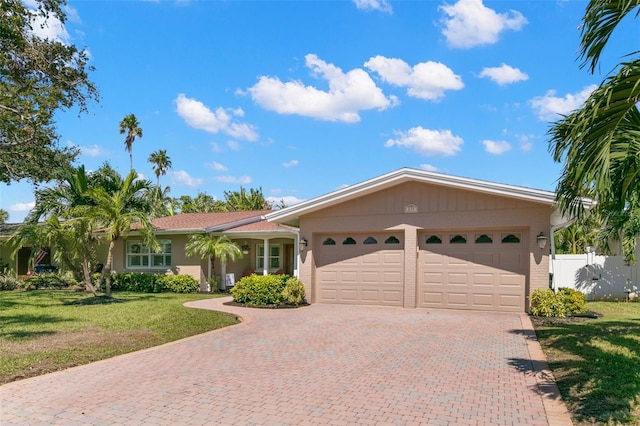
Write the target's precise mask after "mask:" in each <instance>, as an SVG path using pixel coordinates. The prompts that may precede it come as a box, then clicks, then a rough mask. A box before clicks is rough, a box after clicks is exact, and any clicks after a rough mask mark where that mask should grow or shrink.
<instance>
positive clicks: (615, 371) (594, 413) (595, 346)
mask: <svg viewBox="0 0 640 426" xmlns="http://www.w3.org/2000/svg"><path fill="white" fill-rule="evenodd" d="M536 333H537V335H538V338H539V340H540V342H541V344H542V346H543V349H544V350H545V352H546V353H547V358H548V359H547V361H548V363H549V367H550V368H551V370H552V371H553V372H554V376H555V378H556V383H557V385H558V388H559V389H560V393H561V394H562V396H563V399H564V400H565V402H566V403H567V405H568V407H569V410H570V411H571V412H573V415H574V419H575V420H576V421H577V422H579V423H581V424H639V423H640V408H639V406H638V401H639V398H640V337H639V336H640V318H639V319H637V320H636V319H630V320H623V321H602V320H599V321H591V320H590V321H581V322H576V323H571V322H559V323H552V322H548V323H546V324H542V325H540V326H538V328H537V330H536ZM514 366H515V367H516V368H518V364H517V363H515V364H514ZM520 368H522V366H520Z"/></svg>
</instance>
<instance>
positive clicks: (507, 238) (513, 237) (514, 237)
mask: <svg viewBox="0 0 640 426" xmlns="http://www.w3.org/2000/svg"><path fill="white" fill-rule="evenodd" d="M502 242H503V243H505V244H509V243H512V244H517V243H519V242H520V234H506V235H503V236H502Z"/></svg>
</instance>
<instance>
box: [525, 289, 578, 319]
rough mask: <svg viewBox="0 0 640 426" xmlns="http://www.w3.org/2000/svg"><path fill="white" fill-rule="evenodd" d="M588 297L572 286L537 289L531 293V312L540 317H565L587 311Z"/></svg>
mask: <svg viewBox="0 0 640 426" xmlns="http://www.w3.org/2000/svg"><path fill="white" fill-rule="evenodd" d="M586 303H587V297H586V296H585V295H584V294H582V293H581V292H579V291H577V290H574V289H571V288H560V289H559V290H558V293H555V292H554V291H553V290H551V289H549V288H548V289H544V290H543V289H536V290H534V291H533V293H531V314H532V315H535V316H539V317H546V318H550V317H556V318H564V317H566V316H567V315H576V314H580V313H583V312H585V310H586Z"/></svg>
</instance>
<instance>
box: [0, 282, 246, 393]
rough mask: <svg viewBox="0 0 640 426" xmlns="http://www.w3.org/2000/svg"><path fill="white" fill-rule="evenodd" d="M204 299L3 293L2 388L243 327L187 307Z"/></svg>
mask: <svg viewBox="0 0 640 426" xmlns="http://www.w3.org/2000/svg"><path fill="white" fill-rule="evenodd" d="M211 297H212V296H211V295H200V294H173V293H160V294H142V293H114V294H113V298H112V299H107V298H104V297H93V296H91V295H87V294H85V293H75V292H69V291H28V292H14V291H1V292H0V384H2V383H7V382H10V381H13V380H19V379H23V378H26V377H32V376H37V375H40V374H45V373H49V372H52V371H57V370H61V369H64V368H68V367H71V366H75V365H81V364H87V363H90V362H93V361H97V360H101V359H105V358H110V357H113V356H115V355H120V354H124V353H127V352H132V351H136V350H140V349H144V348H149V347H152V346H157V345H160V344H163V343H167V342H171V341H174V340H178V339H181V338H184V337H188V336H193V335H195V334H200V333H204V332H206V331H210V330H214V329H217V328H221V327H226V326H228V325H231V324H235V323H237V322H238V321H237V319H236V318H235V317H234V316H233V315H229V314H226V313H222V312H216V311H209V310H203V309H192V308H186V307H184V306H183V303H185V302H188V301H191V300H199V299H207V298H211Z"/></svg>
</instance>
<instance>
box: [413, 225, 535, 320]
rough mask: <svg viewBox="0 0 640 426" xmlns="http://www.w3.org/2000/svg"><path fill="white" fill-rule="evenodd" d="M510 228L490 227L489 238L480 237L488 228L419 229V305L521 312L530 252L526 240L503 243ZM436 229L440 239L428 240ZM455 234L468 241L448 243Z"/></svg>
mask: <svg viewBox="0 0 640 426" xmlns="http://www.w3.org/2000/svg"><path fill="white" fill-rule="evenodd" d="M513 232H514V231H504V232H499V231H491V232H490V234H491V235H492V238H493V242H486V240H487V239H486V238H484V239H483V240H484V241H485V242H482V241H480V242H478V243H476V238H477V237H478V236H481V235H483V234H487V232H486V231H481V230H480V231H465V232H448V233H443V232H434V233H429V232H428V231H425V232H424V233H420V234H419V244H420V246H419V248H420V250H419V255H418V268H419V270H418V277H419V281H418V283H417V286H418V290H417V299H418V303H417V304H418V306H423V307H443V308H459V309H480V310H499V311H517V312H523V311H524V290H525V284H526V277H527V271H528V261H529V256H528V252H527V251H526V247H525V244H522V243H510V244H507V243H502V237H503V236H504V235H509V234H512V233H513ZM436 234H438V235H440V236H441V242H440V243H435V244H427V243H426V241H427V240H428V239H429V237H430V235H436ZM503 234H504V235H503ZM453 235H465V236H466V238H467V242H466V243H461V244H458V243H456V244H452V243H450V240H451V239H452V236H453ZM458 240H459V239H458Z"/></svg>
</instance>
